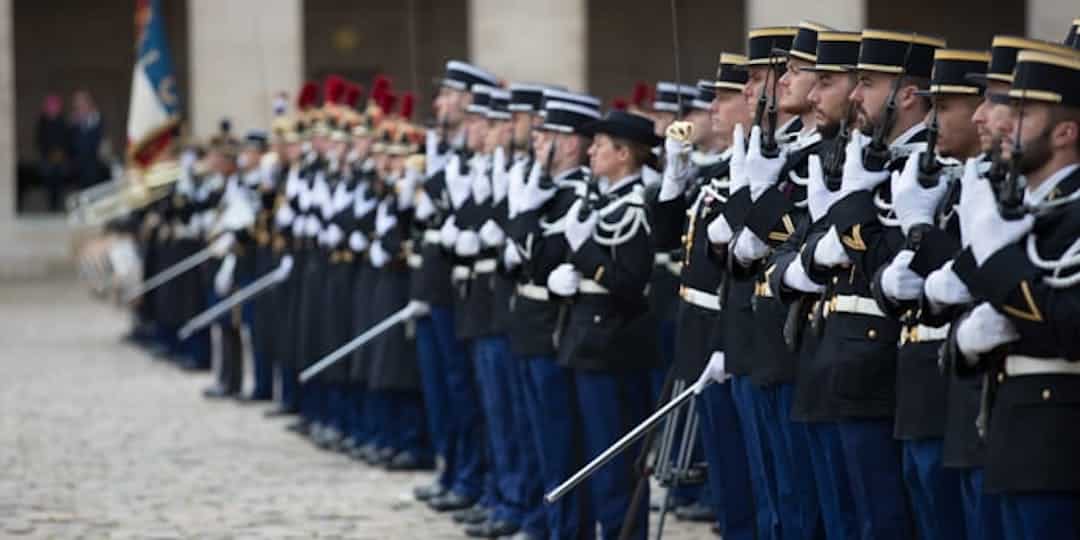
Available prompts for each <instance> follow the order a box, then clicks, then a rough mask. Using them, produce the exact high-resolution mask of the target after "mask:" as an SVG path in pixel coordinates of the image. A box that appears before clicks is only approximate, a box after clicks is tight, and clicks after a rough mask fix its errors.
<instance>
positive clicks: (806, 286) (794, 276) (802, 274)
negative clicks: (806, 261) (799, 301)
mask: <svg viewBox="0 0 1080 540" xmlns="http://www.w3.org/2000/svg"><path fill="white" fill-rule="evenodd" d="M784 285H785V286H787V287H788V288H790V289H794V290H796V291H799V292H804V293H819V292H822V291H824V290H825V286H824V285H819V284H817V283H814V281H813V280H811V279H810V276H808V275H806V269H805V268H803V263H802V257H795V260H794V261H792V262H791V264H789V265H788V267H787V269H786V270H784Z"/></svg>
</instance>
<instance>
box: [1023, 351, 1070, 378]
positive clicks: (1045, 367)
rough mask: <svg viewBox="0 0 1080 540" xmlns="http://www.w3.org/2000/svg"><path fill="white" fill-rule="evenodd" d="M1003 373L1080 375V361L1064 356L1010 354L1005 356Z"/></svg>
mask: <svg viewBox="0 0 1080 540" xmlns="http://www.w3.org/2000/svg"><path fill="white" fill-rule="evenodd" d="M1005 374H1006V375H1008V376H1010V377H1015V376H1021V375H1051V374H1054V375H1080V362H1070V361H1068V360H1065V359H1064V358H1035V357H1033V356H1020V355H1011V356H1008V357H1006V358H1005Z"/></svg>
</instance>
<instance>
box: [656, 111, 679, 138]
mask: <svg viewBox="0 0 1080 540" xmlns="http://www.w3.org/2000/svg"><path fill="white" fill-rule="evenodd" d="M651 116H652V119H653V132H654V133H655V134H656V135H658V136H660V137H663V136H664V130H666V129H667V127H668V126H670V125H671V123H672V122H674V121H675V113H673V112H667V111H653V113H652V115H651Z"/></svg>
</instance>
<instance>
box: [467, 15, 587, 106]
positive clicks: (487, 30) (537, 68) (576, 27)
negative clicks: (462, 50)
mask: <svg viewBox="0 0 1080 540" xmlns="http://www.w3.org/2000/svg"><path fill="white" fill-rule="evenodd" d="M585 2H586V0H544V1H543V2H537V1H535V0H470V1H469V55H470V57H471V59H472V61H473V62H475V63H476V64H477V65H479V66H481V67H484V68H486V69H489V70H491V71H492V72H494V73H495V74H496V75H498V76H499V77H501V78H503V79H506V80H507V81H509V82H513V81H518V82H528V81H537V82H546V83H554V84H561V85H565V86H566V87H567V88H569V89H571V90H577V91H583V90H585V85H586V80H587V79H586V73H585V70H586V58H587V57H588V51H587V50H586V47H587V43H588V41H587V36H586V32H587V24H586V17H587V14H586V6H585Z"/></svg>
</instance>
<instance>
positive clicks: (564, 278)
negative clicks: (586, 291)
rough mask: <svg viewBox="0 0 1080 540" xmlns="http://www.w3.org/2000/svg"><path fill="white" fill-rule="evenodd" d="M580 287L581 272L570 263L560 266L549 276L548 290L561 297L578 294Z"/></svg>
mask: <svg viewBox="0 0 1080 540" xmlns="http://www.w3.org/2000/svg"><path fill="white" fill-rule="evenodd" d="M579 285H581V272H578V271H577V269H576V268H574V265H572V264H570V263H563V264H560V265H559V266H556V267H555V269H554V270H552V271H551V273H550V274H548V279H547V287H548V290H550V291H551V292H553V293H555V294H557V295H559V296H573V295H575V294H577V290H578V286H579Z"/></svg>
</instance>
